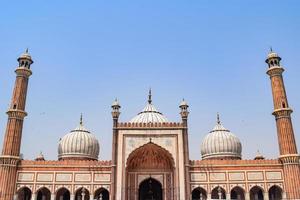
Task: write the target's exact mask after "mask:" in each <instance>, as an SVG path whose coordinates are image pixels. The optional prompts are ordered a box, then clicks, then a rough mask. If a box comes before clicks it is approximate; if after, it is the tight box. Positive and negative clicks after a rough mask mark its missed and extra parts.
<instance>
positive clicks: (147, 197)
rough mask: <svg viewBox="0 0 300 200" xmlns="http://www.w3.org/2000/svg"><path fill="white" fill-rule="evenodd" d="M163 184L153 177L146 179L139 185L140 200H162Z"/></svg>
mask: <svg viewBox="0 0 300 200" xmlns="http://www.w3.org/2000/svg"><path fill="white" fill-rule="evenodd" d="M162 195H163V192H162V185H161V184H160V182H158V181H157V180H155V179H153V178H148V179H146V180H144V181H143V182H142V183H141V184H140V186H139V200H162V199H163V196H162Z"/></svg>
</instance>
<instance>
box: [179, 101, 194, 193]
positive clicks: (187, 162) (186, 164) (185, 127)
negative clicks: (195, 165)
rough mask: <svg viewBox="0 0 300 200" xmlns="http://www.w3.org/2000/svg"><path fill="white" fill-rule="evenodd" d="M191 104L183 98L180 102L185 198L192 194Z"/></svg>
mask: <svg viewBox="0 0 300 200" xmlns="http://www.w3.org/2000/svg"><path fill="white" fill-rule="evenodd" d="M188 107H189V105H188V104H187V102H186V101H185V100H184V99H183V100H182V102H181V103H180V106H179V108H180V110H181V111H180V115H181V119H182V125H183V145H184V147H183V151H184V152H183V156H184V171H185V174H184V176H185V177H184V180H185V198H186V199H189V197H190V196H191V186H190V156H189V138H188V116H189V111H188Z"/></svg>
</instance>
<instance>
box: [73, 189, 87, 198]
mask: <svg viewBox="0 0 300 200" xmlns="http://www.w3.org/2000/svg"><path fill="white" fill-rule="evenodd" d="M75 199H76V200H90V191H89V190H88V189H87V188H85V187H80V188H78V189H77V190H76V191H75Z"/></svg>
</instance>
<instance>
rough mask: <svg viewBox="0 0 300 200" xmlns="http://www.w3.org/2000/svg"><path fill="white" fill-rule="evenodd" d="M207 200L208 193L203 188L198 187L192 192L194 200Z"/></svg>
mask: <svg viewBox="0 0 300 200" xmlns="http://www.w3.org/2000/svg"><path fill="white" fill-rule="evenodd" d="M199 199H201V200H206V199H207V192H206V190H205V189H204V188H202V187H196V188H194V189H193V191H192V200H199Z"/></svg>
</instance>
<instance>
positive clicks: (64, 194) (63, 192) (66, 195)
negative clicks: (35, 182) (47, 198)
mask: <svg viewBox="0 0 300 200" xmlns="http://www.w3.org/2000/svg"><path fill="white" fill-rule="evenodd" d="M70 196H71V195H70V191H69V190H68V189H67V188H64V187H63V188H59V189H58V190H57V191H56V195H55V200H70Z"/></svg>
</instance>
